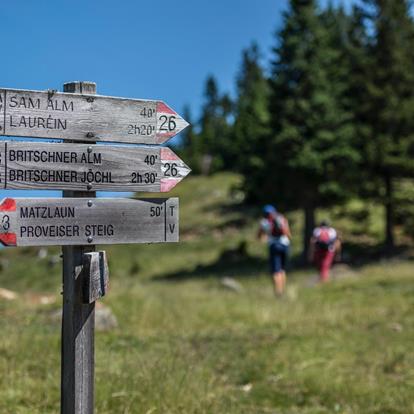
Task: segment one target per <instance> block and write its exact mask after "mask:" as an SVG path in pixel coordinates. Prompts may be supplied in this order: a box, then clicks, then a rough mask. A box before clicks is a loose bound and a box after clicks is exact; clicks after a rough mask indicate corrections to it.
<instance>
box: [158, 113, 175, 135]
mask: <svg viewBox="0 0 414 414" xmlns="http://www.w3.org/2000/svg"><path fill="white" fill-rule="evenodd" d="M175 119H176V117H175V116H174V115H171V116H167V115H161V116H160V121H161V125H160V131H174V129H175V128H177V124H176V122H175Z"/></svg>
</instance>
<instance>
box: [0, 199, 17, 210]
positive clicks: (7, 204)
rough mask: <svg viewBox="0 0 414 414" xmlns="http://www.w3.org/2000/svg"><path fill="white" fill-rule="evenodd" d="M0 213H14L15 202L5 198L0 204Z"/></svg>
mask: <svg viewBox="0 0 414 414" xmlns="http://www.w3.org/2000/svg"><path fill="white" fill-rule="evenodd" d="M0 211H16V200H15V199H14V198H5V199H4V200H3V201H2V202H1V204H0Z"/></svg>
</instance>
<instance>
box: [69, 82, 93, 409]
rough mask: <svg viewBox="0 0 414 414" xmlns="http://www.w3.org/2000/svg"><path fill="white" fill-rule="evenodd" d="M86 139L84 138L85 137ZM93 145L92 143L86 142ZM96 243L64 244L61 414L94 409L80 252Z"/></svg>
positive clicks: (85, 89) (75, 89)
mask: <svg viewBox="0 0 414 414" xmlns="http://www.w3.org/2000/svg"><path fill="white" fill-rule="evenodd" d="M63 91H64V92H70V93H81V94H96V84H95V83H93V82H72V83H65V84H64V85H63ZM85 141H86V139H85ZM87 143H88V144H92V143H94V142H90V141H88V142H87ZM95 196H96V193H95V192H86V191H85V192H83V191H64V192H63V197H88V198H94V197H95ZM94 249H95V246H93V245H88V246H64V247H63V248H62V250H63V318H62V364H61V414H92V413H93V411H94V369H95V363H94V362H95V361H94V351H95V343H94V337H95V303H94V302H92V303H83V302H84V301H83V285H84V281H83V280H82V279H83V277H84V276H85V274H84V273H83V272H82V264H83V255H84V253H87V252H92V251H94Z"/></svg>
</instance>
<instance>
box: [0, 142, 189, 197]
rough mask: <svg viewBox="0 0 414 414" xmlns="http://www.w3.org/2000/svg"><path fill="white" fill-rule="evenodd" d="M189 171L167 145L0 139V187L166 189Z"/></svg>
mask: <svg viewBox="0 0 414 414" xmlns="http://www.w3.org/2000/svg"><path fill="white" fill-rule="evenodd" d="M189 172H190V169H189V167H188V166H187V165H186V164H185V163H184V162H183V161H182V160H181V159H180V158H179V157H178V156H177V155H176V154H174V153H173V152H172V151H171V150H170V149H169V148H162V147H154V146H152V147H149V146H146V147H142V146H141V147H136V146H116V145H89V144H76V145H74V144H69V143H59V144H57V143H44V142H17V141H2V142H0V188H3V189H17V190H19V189H34V190H35V189H37V190H40V189H45V190H52V189H54V190H75V191H134V192H136V191H141V192H142V191H145V192H166V191H169V190H170V189H171V188H173V187H174V186H175V185H177V184H178V183H179V182H180V181H181V180H182V179H183V178H184V177H185V176H186V175H188V174H189Z"/></svg>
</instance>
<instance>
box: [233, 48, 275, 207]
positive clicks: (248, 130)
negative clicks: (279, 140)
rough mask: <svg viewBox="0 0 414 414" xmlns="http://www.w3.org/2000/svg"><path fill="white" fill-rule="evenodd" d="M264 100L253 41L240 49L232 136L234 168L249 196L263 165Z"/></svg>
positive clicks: (255, 188)
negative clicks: (241, 50) (243, 48)
mask: <svg viewBox="0 0 414 414" xmlns="http://www.w3.org/2000/svg"><path fill="white" fill-rule="evenodd" d="M268 101H269V82H268V80H267V79H266V77H265V74H264V71H263V68H262V67H261V65H260V51H259V47H258V46H257V44H255V43H253V44H252V45H251V46H250V47H249V48H248V49H246V50H244V51H243V52H242V65H241V69H240V72H239V74H238V77H237V100H236V104H235V121H234V127H233V139H232V148H233V159H234V168H235V170H236V171H239V172H240V173H241V174H242V175H243V177H244V182H243V188H244V191H245V193H246V194H247V195H248V196H249V199H250V200H256V199H257V198H258V194H257V193H258V192H260V185H257V182H260V178H261V177H260V172H261V171H262V170H263V169H264V167H265V165H264V161H265V158H266V139H267V135H268V126H269V118H270V116H269V108H268V106H269V102H268ZM257 174H259V177H257ZM259 198H260V197H259Z"/></svg>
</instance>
